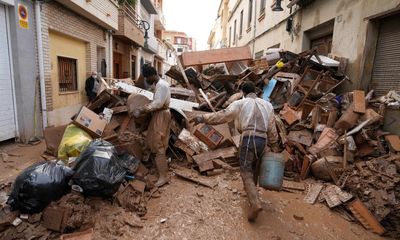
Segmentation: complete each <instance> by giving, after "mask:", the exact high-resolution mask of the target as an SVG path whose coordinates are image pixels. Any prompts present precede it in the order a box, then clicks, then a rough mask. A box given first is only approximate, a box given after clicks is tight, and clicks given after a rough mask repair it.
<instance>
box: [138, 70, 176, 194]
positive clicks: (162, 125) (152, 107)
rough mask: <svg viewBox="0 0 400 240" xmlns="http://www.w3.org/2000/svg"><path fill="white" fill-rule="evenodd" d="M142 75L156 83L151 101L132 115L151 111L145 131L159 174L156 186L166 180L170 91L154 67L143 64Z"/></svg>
mask: <svg viewBox="0 0 400 240" xmlns="http://www.w3.org/2000/svg"><path fill="white" fill-rule="evenodd" d="M142 75H143V77H144V78H145V80H146V81H147V83H149V84H156V87H155V93H154V98H153V101H151V102H150V103H149V104H147V105H145V106H143V107H141V108H139V109H137V110H136V111H135V112H134V113H133V115H134V116H135V117H138V116H140V114H142V113H151V114H152V116H151V120H150V124H149V127H148V131H147V138H146V139H147V145H148V147H149V148H150V151H151V153H152V154H154V155H155V164H156V167H157V171H158V174H159V178H158V181H157V183H156V184H155V185H156V186H157V187H161V186H162V185H164V184H166V183H167V182H168V163H167V157H166V151H167V148H168V140H169V130H170V123H171V113H170V111H169V103H170V101H171V91H170V89H169V84H168V83H167V81H165V80H164V79H162V78H160V77H159V76H158V74H157V71H156V69H155V68H153V67H151V66H149V65H144V66H143V67H142Z"/></svg>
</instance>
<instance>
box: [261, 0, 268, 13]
mask: <svg viewBox="0 0 400 240" xmlns="http://www.w3.org/2000/svg"><path fill="white" fill-rule="evenodd" d="M266 5H267V3H266V0H260V16H261V15H263V14H265V8H266Z"/></svg>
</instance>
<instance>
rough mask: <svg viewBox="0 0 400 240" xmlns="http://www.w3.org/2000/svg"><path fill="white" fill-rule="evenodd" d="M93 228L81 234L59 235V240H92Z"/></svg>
mask: <svg viewBox="0 0 400 240" xmlns="http://www.w3.org/2000/svg"><path fill="white" fill-rule="evenodd" d="M92 239H93V228H89V229H87V230H85V231H82V232H74V233H68V234H63V235H61V240H92Z"/></svg>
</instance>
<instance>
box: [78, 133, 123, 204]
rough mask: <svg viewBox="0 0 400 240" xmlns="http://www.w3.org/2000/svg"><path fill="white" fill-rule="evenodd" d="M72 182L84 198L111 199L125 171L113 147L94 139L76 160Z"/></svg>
mask: <svg viewBox="0 0 400 240" xmlns="http://www.w3.org/2000/svg"><path fill="white" fill-rule="evenodd" d="M74 170H75V174H74V176H73V177H72V180H73V182H74V183H75V184H77V185H79V186H80V187H81V188H82V189H83V194H84V195H85V196H96V197H112V196H113V195H114V193H116V192H117V191H118V189H119V186H120V185H121V183H122V181H123V179H124V177H125V174H126V170H125V169H124V167H123V166H122V165H121V164H120V163H119V159H118V155H117V152H116V150H115V148H114V146H113V145H112V144H111V143H109V142H107V141H104V140H101V139H96V140H94V141H92V142H91V143H90V145H89V146H88V148H87V149H86V150H85V151H84V152H83V153H81V155H80V156H79V157H78V158H77V159H76V165H75V166H74Z"/></svg>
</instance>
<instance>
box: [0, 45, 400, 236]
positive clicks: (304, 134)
mask: <svg viewBox="0 0 400 240" xmlns="http://www.w3.org/2000/svg"><path fill="white" fill-rule="evenodd" d="M334 59H337V60H338V61H336V60H334ZM184 67H185V69H184ZM345 68H346V59H345V58H340V57H336V56H332V57H331V58H328V57H325V56H320V55H317V54H316V53H315V51H306V52H303V53H300V54H295V53H292V52H289V51H283V50H269V52H268V54H267V56H266V58H264V59H260V60H253V59H252V57H251V52H250V50H249V48H248V47H243V48H230V49H219V50H211V51H204V52H192V53H184V54H183V55H182V57H181V62H178V66H174V67H172V68H171V69H170V70H169V71H168V72H167V73H166V74H167V76H169V77H171V78H172V79H173V81H172V86H171V95H172V98H171V102H170V109H171V113H172V114H171V116H172V119H171V122H172V123H171V131H170V140H169V147H168V155H169V156H170V158H171V159H173V161H175V162H178V163H180V164H179V165H184V166H185V167H174V173H175V175H176V176H178V177H180V178H183V179H186V180H189V181H192V182H194V183H196V184H199V185H202V186H205V187H209V188H214V187H215V186H216V185H217V183H215V182H213V181H210V180H208V179H205V177H203V176H200V175H205V176H213V175H217V174H221V173H223V172H225V171H232V170H235V169H237V167H238V160H237V157H238V149H239V144H240V134H239V133H238V132H237V131H236V130H235V128H234V126H233V123H227V124H221V125H218V126H211V125H207V124H200V125H196V126H195V125H193V124H190V123H189V120H190V119H191V118H193V117H194V116H195V115H197V114H201V113H205V112H210V111H213V112H215V111H218V110H221V109H224V108H226V107H227V106H228V105H229V104H230V103H232V102H233V101H235V100H238V99H240V98H242V97H243V95H242V93H241V91H239V89H240V86H241V84H242V83H244V82H245V81H252V82H254V83H255V85H256V87H257V93H258V94H259V96H260V97H261V98H263V99H265V100H267V101H270V102H271V103H272V105H273V107H274V109H275V112H276V116H275V118H276V124H277V128H278V132H279V135H280V146H281V149H282V155H283V156H284V159H285V181H284V184H283V186H282V189H283V190H285V191H300V192H305V201H306V202H308V203H310V204H314V203H315V202H317V201H318V202H326V203H327V205H328V206H329V207H330V208H333V209H336V210H338V209H342V210H343V211H342V213H347V216H348V217H351V216H354V218H355V219H357V220H359V221H360V222H361V224H362V225H363V226H365V227H366V228H368V229H371V230H372V231H374V232H376V233H378V234H383V232H384V231H385V230H386V232H387V233H388V234H389V235H390V234H392V235H393V234H399V233H400V227H399V226H398V221H397V220H396V219H399V217H400V211H399V208H400V204H399V197H400V196H399V195H398V194H399V187H398V186H399V184H398V181H399V179H400V175H399V173H400V170H399V169H400V155H399V151H400V137H399V136H398V135H393V134H390V133H388V132H385V131H383V130H382V126H383V124H384V116H385V109H387V108H398V107H399V106H400V97H399V94H398V93H396V92H394V91H392V92H390V93H388V94H387V95H386V96H384V97H379V98H374V96H373V91H371V92H369V93H367V94H365V92H364V91H361V90H355V91H353V92H349V93H346V94H342V95H338V94H335V93H333V91H334V90H335V89H336V88H337V87H338V86H339V85H340V84H342V83H343V82H345V81H349V79H348V78H347V77H346V76H345V75H344V72H345ZM100 80H101V81H100V82H101V87H100V90H99V93H98V95H97V97H96V98H95V99H94V100H93V101H92V102H91V103H89V104H88V105H87V106H84V107H82V109H81V110H80V111H79V112H78V113H77V114H76V115H75V116H73V117H72V122H71V124H69V125H65V126H60V127H51V128H47V129H45V131H44V136H45V140H46V145H47V155H46V159H47V160H48V162H47V163H41V165H40V164H39V165H37V166H36V165H35V166H33V167H32V168H29V169H27V170H25V175H27V176H29V174H41V172H40V171H37V169H42V170H43V169H48V168H49V167H43V166H45V165H44V164H50V165H51V168H57V169H58V168H60V169H62V172H63V175H62V178H60V177H59V176H58V175H57V177H56V179H59V180H57V181H54V182H55V183H57V184H59V186H62V191H60V194H59V196H58V197H56V196H53V197H52V198H48V199H45V200H46V201H44V202H43V201H42V202H41V204H42V205H44V206H43V208H38V209H36V208H35V211H31V212H29V214H30V215H25V214H24V213H25V212H24V211H23V210H26V209H22V211H21V212H22V214H21V215H20V214H19V212H18V211H11V210H13V209H10V206H8V205H7V204H6V203H4V204H3V203H2V207H3V208H2V210H1V211H0V219H1V223H0V237H1V238H2V239H15V238H18V237H20V238H23V237H25V236H27V237H31V236H36V237H39V236H42V237H43V239H46V238H47V237H48V236H50V235H51V236H52V237H54V236H58V235H61V234H64V236H63V237H64V238H63V239H73V237H74V236H71V237H70V238H68V237H69V236H70V235H68V234H71V233H72V234H78V236H80V235H79V234H81V235H82V236H92V237H95V236H100V235H101V236H102V237H104V236H119V235H120V234H122V233H121V230H117V229H119V228H120V227H123V226H124V227H133V228H138V227H141V223H140V217H142V216H144V215H145V214H146V204H147V202H148V200H149V199H150V198H152V197H156V196H157V195H158V193H157V190H158V189H157V188H156V187H155V186H154V183H155V182H156V180H157V176H156V171H155V169H154V167H153V165H152V163H151V161H150V159H151V157H150V152H149V151H148V150H147V148H146V146H145V141H144V140H145V139H146V135H147V127H148V122H149V121H148V118H149V117H150V116H143V117H141V118H133V117H131V116H130V115H129V114H128V112H133V110H134V109H136V108H139V107H141V106H143V105H144V104H146V103H149V102H150V101H151V100H152V99H153V93H152V92H151V91H148V90H146V89H145V88H146V83H145V81H143V79H141V78H140V79H138V81H136V82H133V81H132V80H130V79H101V78H100ZM104 156H108V157H104ZM52 160H53V161H52ZM55 160H61V164H60V161H58V163H55ZM104 162H107V164H104ZM55 164H58V165H55ZM46 166H47V165H46ZM188 167H190V168H193V169H194V170H197V171H198V173H199V174H197V173H196V172H195V171H193V170H191V169H188ZM53 172H56V171H53ZM25 175H24V176H25ZM21 176H22V175H21ZM99 176H102V177H99ZM21 178H23V177H21ZM22 180H24V179H22ZM303 180H305V181H303ZM16 182H17V181H16ZM54 182H50V183H49V184H50V185H51V186H54V185H52V184H54ZM29 184H32V183H31V182H29ZM49 184H47V185H46V184H41V185H40V184H38V186H40V187H43V186H48V185H49ZM16 186H17V183H14V186H13V189H12V190H11V189H10V186H8V189H7V190H5V192H7V193H11V196H14V197H13V199H14V200H15V201H16V202H17V203H18V201H23V200H24V199H19V198H17V197H15V196H21V194H19V195H18V194H16V195H15V194H14V195H13V194H12V192H15V191H17V190H16V189H18V188H17V187H16ZM34 186H35V187H37V186H36V185H34ZM64 188H65V189H64ZM1 193H2V192H1V191H0V194H1ZM3 195H5V198H6V197H7V195H6V194H3ZM1 196H2V195H0V197H1ZM60 197H61V198H60ZM99 197H100V198H99ZM9 204H11V205H12V206H14V207H15V206H18V204H14V205H13V204H12V202H10V201H9ZM100 206H101V207H100ZM100 208H101V209H102V211H99V209H100ZM103 209H109V210H110V211H109V212H108V213H107V211H105V212H104V211H103ZM16 210H21V209H18V208H17V209H16ZM42 211H43V213H42ZM110 212H114V213H113V214H110ZM117 215H120V216H123V217H121V218H117V217H115V216H117ZM113 216H114V217H113ZM100 219H108V220H109V221H112V222H113V224H112V226H115V228H114V227H110V226H106V225H103V224H104V221H102V220H100ZM126 224H127V225H128V226H125V225H126ZM381 224H382V225H383V226H382V225H381ZM396 224H397V225H396ZM10 226H14V227H10ZM39 226H40V227H39ZM384 227H385V229H384ZM111 228H112V229H111ZM32 229H35V232H33V233H32V232H27V231H33V230H32ZM46 229H48V230H50V231H48V230H46ZM36 231H37V232H36ZM118 231H119V232H118ZM75 232H80V233H75ZM126 232H127V233H126V234H128V233H129V232H132V231H126ZM16 236H17V237H16ZM110 238H112V237H110ZM96 239H97V237H96Z"/></svg>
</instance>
